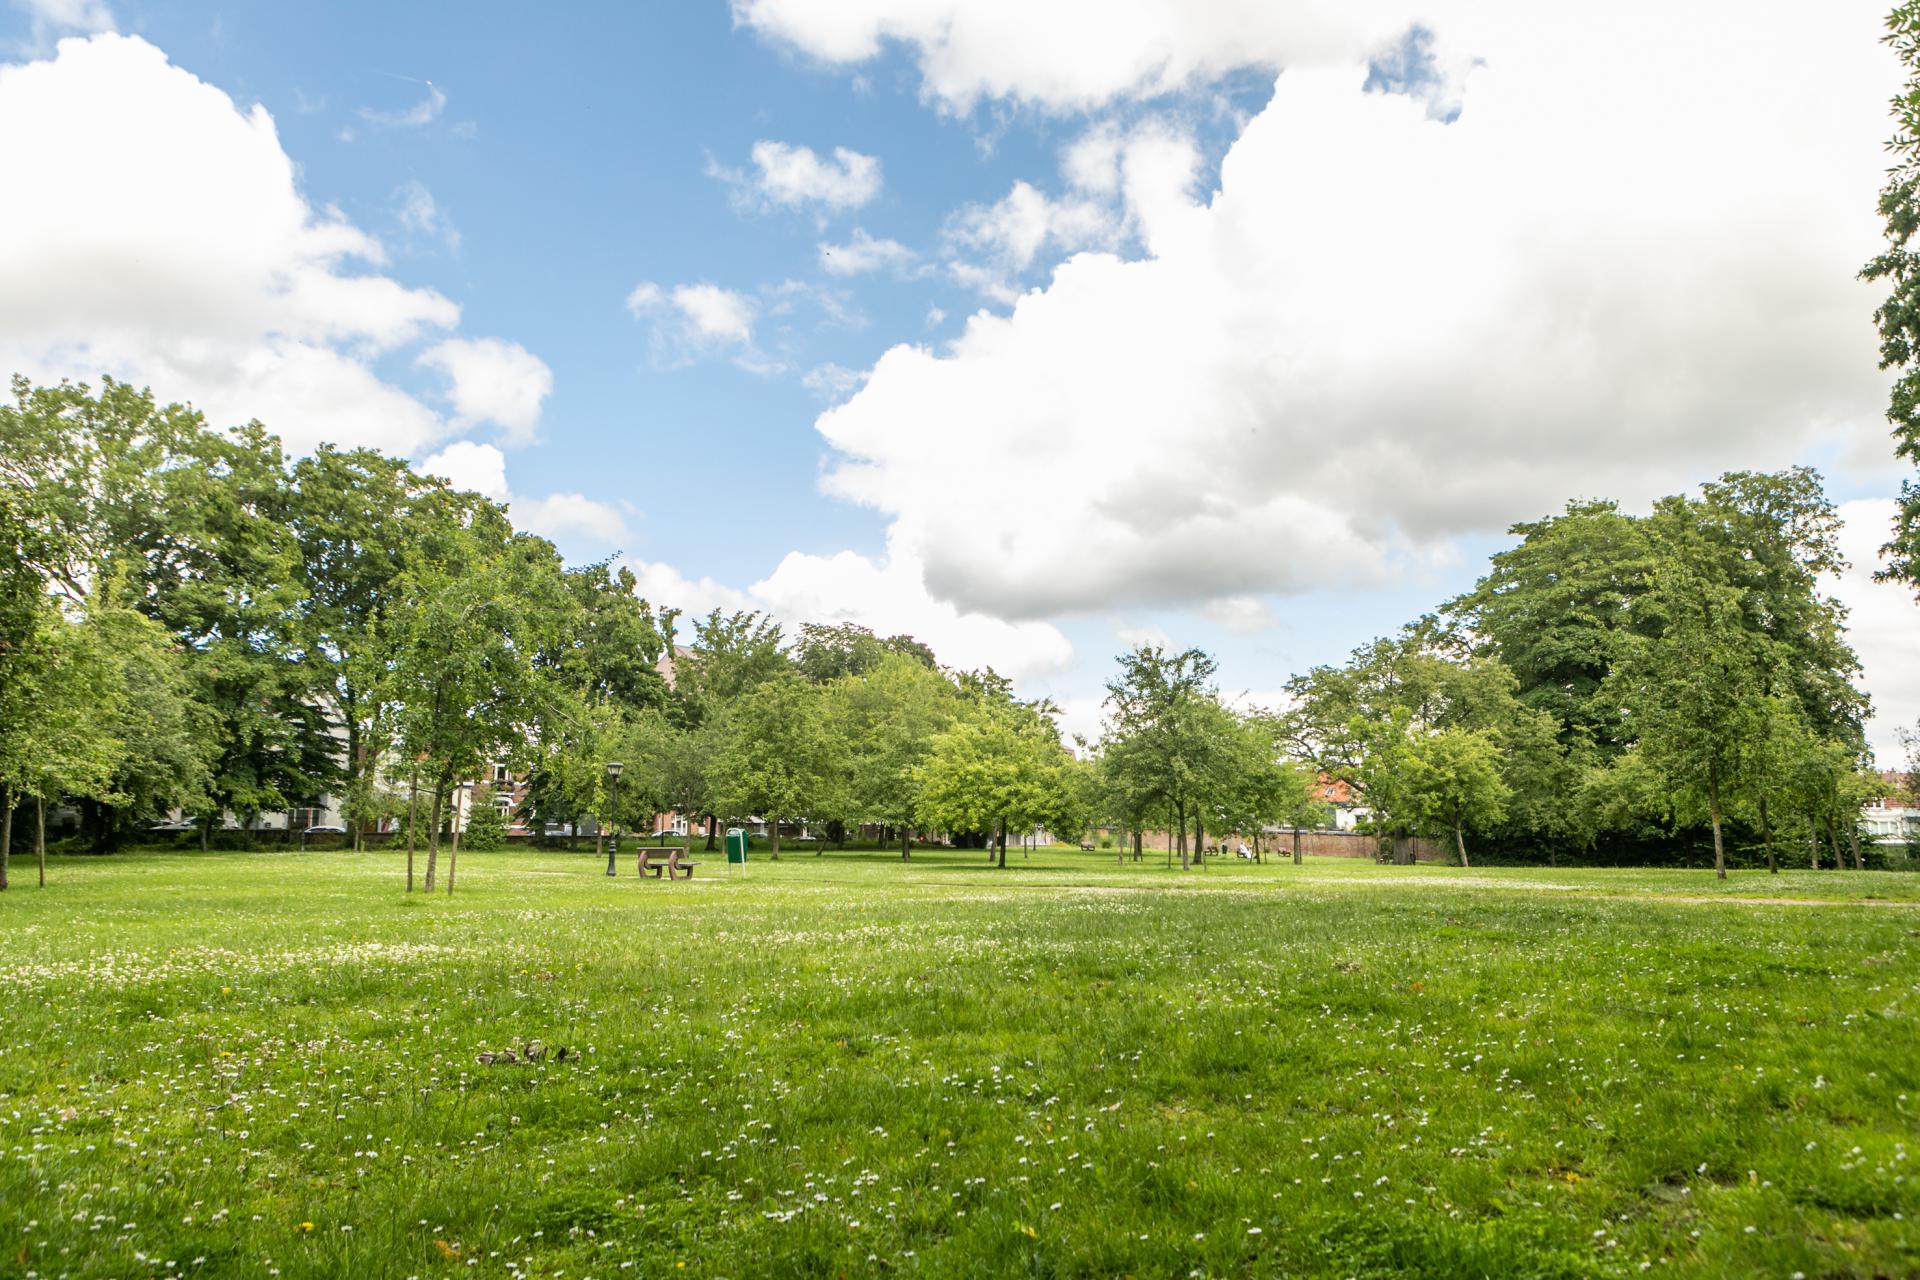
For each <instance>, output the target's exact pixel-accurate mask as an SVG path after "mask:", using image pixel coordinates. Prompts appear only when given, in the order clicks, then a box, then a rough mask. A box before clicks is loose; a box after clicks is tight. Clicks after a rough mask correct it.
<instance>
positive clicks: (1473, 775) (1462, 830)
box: [1394, 729, 1513, 867]
mask: <svg viewBox="0 0 1920 1280" xmlns="http://www.w3.org/2000/svg"><path fill="white" fill-rule="evenodd" d="M1395 754H1396V757H1397V758H1396V760H1395V762H1394V766H1395V768H1396V769H1397V770H1398V772H1399V774H1400V777H1399V779H1398V782H1397V788H1396V789H1397V790H1398V792H1399V793H1400V795H1401V796H1403V797H1404V807H1405V812H1406V815H1407V817H1408V818H1409V819H1410V820H1411V821H1412V822H1413V824H1414V826H1415V827H1416V829H1419V830H1421V831H1422V832H1433V831H1436V830H1438V831H1450V832H1451V833H1452V835H1453V841H1454V848H1455V850H1457V851H1458V853H1459V855H1460V865H1461V866H1463V867H1467V866H1471V865H1473V864H1472V863H1471V862H1470V861H1469V860H1468V858H1467V836H1466V830H1467V828H1468V827H1469V826H1473V827H1476V828H1481V829H1484V828H1486V827H1490V826H1492V825H1493V824H1495V823H1497V822H1499V821H1500V819H1501V818H1502V817H1504V816H1505V814H1506V806H1507V800H1508V798H1509V797H1510V796H1511V795H1512V794H1513V792H1512V788H1510V787H1508V786H1507V784H1506V782H1505V781H1504V780H1503V778H1502V777H1501V772H1502V765H1503V764H1504V758H1503V754H1502V752H1501V750H1500V747H1499V746H1498V745H1497V744H1496V743H1495V742H1494V740H1493V736H1492V734H1491V733H1489V732H1488V731H1486V730H1484V729H1436V730H1433V731H1432V732H1429V733H1419V734H1414V735H1411V736H1410V737H1408V738H1407V739H1406V740H1405V741H1404V743H1402V744H1401V746H1400V748H1399V750H1398V751H1397V752H1396V753H1395Z"/></svg>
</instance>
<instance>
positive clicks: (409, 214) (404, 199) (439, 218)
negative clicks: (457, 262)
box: [393, 178, 460, 253]
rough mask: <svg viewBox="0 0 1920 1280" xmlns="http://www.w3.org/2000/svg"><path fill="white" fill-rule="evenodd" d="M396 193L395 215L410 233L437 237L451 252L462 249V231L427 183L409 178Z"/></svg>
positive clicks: (432, 238)
mask: <svg viewBox="0 0 1920 1280" xmlns="http://www.w3.org/2000/svg"><path fill="white" fill-rule="evenodd" d="M393 196H394V203H395V205H396V208H395V210H394V217H395V218H397V219H398V220H399V223H400V226H401V227H402V228H403V229H405V230H406V231H407V232H408V234H409V235H413V236H419V237H422V238H424V239H428V240H437V241H439V242H440V243H442V244H444V245H445V246H446V247H447V248H448V249H449V250H450V251H452V252H455V253H457V252H459V250H460V232H459V230H458V229H457V228H456V227H455V226H454V225H453V222H452V220H451V219H450V218H448V217H447V211H446V210H445V209H442V208H441V207H440V205H439V203H438V202H437V201H435V200H434V198H433V192H431V191H429V190H427V186H426V184H425V183H423V182H421V181H420V180H419V179H417V178H413V179H409V180H408V181H406V182H404V183H402V184H401V186H400V189H399V190H398V191H395V192H394V193H393Z"/></svg>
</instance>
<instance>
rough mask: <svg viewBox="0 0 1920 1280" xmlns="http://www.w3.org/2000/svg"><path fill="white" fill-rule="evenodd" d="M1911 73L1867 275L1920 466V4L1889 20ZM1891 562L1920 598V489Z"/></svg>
mask: <svg viewBox="0 0 1920 1280" xmlns="http://www.w3.org/2000/svg"><path fill="white" fill-rule="evenodd" d="M1884 38H1885V40H1886V42H1887V44H1888V45H1889V46H1891V47H1892V49H1893V51H1894V53H1895V54H1896V55H1897V56H1898V57H1899V59H1900V64H1901V66H1903V67H1904V68H1905V69H1906V72H1907V83H1906V87H1905V89H1904V90H1903V91H1902V92H1901V93H1900V94H1899V95H1898V96H1897V97H1895V98H1894V99H1893V119H1894V130H1893V137H1892V139H1891V140H1889V142H1888V143H1887V149H1888V150H1889V151H1891V152H1892V153H1893V155H1894V165H1893V168H1892V169H1891V170H1890V171H1889V172H1888V175H1887V185H1886V186H1885V187H1883V188H1882V189H1881V191H1880V216H1881V217H1882V218H1884V219H1885V220H1886V236H1887V248H1886V250H1885V251H1884V252H1883V253H1881V254H1879V255H1878V256H1876V257H1875V258H1873V260H1872V261H1870V262H1868V263H1867V265H1866V266H1865V267H1864V268H1863V269H1862V270H1861V272H1860V275H1861V278H1862V279H1865V280H1878V281H1884V282H1886V283H1887V286H1888V295H1887V300H1886V301H1885V302H1884V303H1882V304H1881V306H1880V308H1879V310H1877V311H1875V312H1874V313H1873V318H1874V323H1875V324H1877V325H1878V326H1879V328H1880V367H1881V368H1882V369H1897V370H1899V376H1898V377H1897V378H1895V380H1894V383H1893V392H1892V395H1891V398H1890V399H1889V401H1888V405H1887V420H1888V421H1889V422H1891V423H1893V439H1894V452H1895V453H1896V454H1897V455H1899V456H1900V457H1902V458H1904V459H1906V460H1907V461H1908V462H1910V463H1914V464H1915V465H1916V466H1920V361H1916V359H1915V355H1916V352H1917V351H1920V253H1916V252H1915V250H1914V248H1913V243H1912V242H1913V236H1914V233H1915V231H1917V230H1920V3H1917V2H1916V0H1903V2H1902V3H1900V4H1897V5H1895V6H1894V8H1893V11H1892V12H1891V13H1889V14H1888V15H1887V34H1886V36H1885V37H1884ZM1880 553H1881V554H1882V555H1884V556H1885V557H1886V558H1887V563H1886V567H1885V568H1884V569H1882V570H1881V571H1880V574H1879V576H1880V577H1882V578H1885V579H1891V580H1893V581H1897V582H1905V583H1906V584H1908V585H1909V586H1911V587H1913V588H1914V589H1915V591H1916V592H1920V483H1916V482H1915V481H1914V480H1911V479H1909V480H1905V481H1902V482H1901V485H1900V504H1899V507H1898V509H1897V511H1896V513H1895V516H1894V522H1893V531H1892V536H1891V538H1890V539H1889V540H1888V542H1887V544H1886V545H1885V546H1883V547H1881V548H1880Z"/></svg>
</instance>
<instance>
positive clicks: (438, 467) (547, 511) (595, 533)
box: [419, 440, 627, 550]
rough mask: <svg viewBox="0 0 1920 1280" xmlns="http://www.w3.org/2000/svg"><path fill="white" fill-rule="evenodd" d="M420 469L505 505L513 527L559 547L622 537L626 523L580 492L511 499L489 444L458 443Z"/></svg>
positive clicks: (501, 460) (609, 543)
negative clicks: (562, 544)
mask: <svg viewBox="0 0 1920 1280" xmlns="http://www.w3.org/2000/svg"><path fill="white" fill-rule="evenodd" d="M419 469H420V470H421V471H422V472H423V473H425V474H428V475H436V476H442V477H445V478H446V479H447V480H448V481H449V482H450V483H451V484H452V485H453V486H454V487H455V488H456V489H471V490H472V491H473V492H475V493H477V494H480V495H481V496H482V497H486V498H491V499H493V500H494V501H495V502H504V503H506V504H507V510H508V513H509V514H510V515H511V516H512V517H513V523H514V526H515V527H516V528H520V529H525V530H526V531H527V532H529V533H537V534H539V535H540V536H541V537H543V538H552V539H554V540H556V541H560V542H562V543H569V542H582V543H585V544H587V545H590V546H591V547H593V548H594V549H596V550H603V549H606V548H609V547H613V546H616V545H617V544H618V543H620V542H621V541H622V540H623V539H625V538H626V537H627V525H626V521H625V520H623V519H621V517H620V513H619V512H618V511H616V510H615V509H614V508H612V507H610V506H608V505H607V504H606V503H604V502H600V501H597V500H596V499H593V498H589V497H587V496H586V495H584V494H579V493H554V494H549V495H547V496H546V497H544V498H527V497H520V496H517V495H515V494H514V493H513V492H512V491H511V490H510V489H509V488H508V487H507V459H506V455H504V454H502V453H501V452H500V450H499V449H498V448H496V447H494V446H493V445H490V444H479V443H476V442H474V441H471V440H458V441H455V442H454V443H452V444H450V445H448V446H447V447H446V448H444V449H442V450H440V452H438V453H436V454H434V455H433V456H432V457H429V458H426V459H424V460H422V461H421V463H420V467H419Z"/></svg>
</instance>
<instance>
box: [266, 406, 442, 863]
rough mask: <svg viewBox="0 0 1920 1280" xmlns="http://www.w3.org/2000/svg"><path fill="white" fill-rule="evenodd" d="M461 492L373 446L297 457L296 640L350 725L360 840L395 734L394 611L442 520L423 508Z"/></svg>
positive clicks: (352, 800)
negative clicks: (299, 594)
mask: <svg viewBox="0 0 1920 1280" xmlns="http://www.w3.org/2000/svg"><path fill="white" fill-rule="evenodd" d="M462 500H463V496H459V495H454V494H452V493H449V492H447V491H446V485H445V484H444V483H443V482H442V481H440V480H437V479H433V478H429V477H423V476H420V475H417V474H415V473H414V471H413V470H412V469H411V468H410V467H409V466H408V465H407V464H406V463H405V462H404V461H403V460H401V459H398V458H389V457H387V456H386V455H385V454H382V453H379V452H377V451H376V450H372V449H355V450H352V451H349V452H341V451H340V450H337V449H335V448H333V447H332V446H331V445H326V444H323V445H321V446H320V447H319V448H318V449H316V450H315V451H314V453H313V455H312V456H311V457H307V458H301V459H299V460H298V461H296V462H295V463H294V464H293V469H292V488H291V494H290V501H289V519H288V525H289V527H290V528H291V530H292V532H293V538H294V543H295V546H296V548H297V551H298V555H299V576H300V583H301V586H302V588H303V592H304V598H303V600H302V602H301V606H300V614H301V623H302V625H301V630H300V644H301V646H302V648H303V649H304V650H305V654H306V659H307V662H308V663H309V665H310V666H311V667H312V668H313V670H314V672H315V675H316V682H317V687H318V689H319V690H320V691H321V692H322V693H323V695H324V697H325V698H326V699H327V701H328V702H329V703H330V704H331V706H332V708H333V711H334V714H335V716H336V718H337V721H338V723H339V725H340V727H341V728H342V729H343V730H344V731H345V733H346V744H345V745H346V750H345V752H344V755H343V756H342V758H341V760H340V778H341V781H342V783H343V785H344V793H345V801H346V803H345V816H346V822H347V826H348V827H349V829H351V830H352V832H353V841H354V847H355V848H359V847H360V844H361V835H362V832H363V830H364V828H365V827H366V826H367V824H368V823H369V822H370V821H371V820H373V818H374V817H375V816H376V814H375V812H374V811H375V809H376V808H377V807H378V805H377V803H376V797H375V794H374V793H375V789H376V786H377V777H378V771H379V766H380V761H381V758H382V756H383V755H384V754H385V752H386V750H387V749H388V747H389V746H390V745H391V741H392V717H393V712H394V708H393V706H392V705H391V703H389V702H387V701H384V700H383V699H382V698H381V697H380V691H381V690H382V689H383V688H385V687H386V686H385V683H384V682H383V680H382V676H383V675H384V673H385V671H386V667H387V662H388V655H387V653H386V651H385V648H384V645H383V643H382V640H383V638H384V637H385V636H386V635H387V634H388V633H389V631H390V628H389V626H388V620H389V618H390V617H391V615H392V613H393V611H394V609H395V608H396V607H397V606H398V605H399V603H400V586H401V580H402V578H403V576H404V575H405V573H406V572H407V570H408V568H409V567H410V566H411V565H412V564H413V562H414V561H415V560H416V558H418V557H420V556H422V555H426V554H431V552H432V549H431V548H430V547H427V546H425V545H423V542H424V540H425V539H428V538H431V537H432V536H433V534H434V532H435V531H436V529H437V528H438V527H439V525H440V523H441V522H440V521H437V520H436V519H434V518H433V516H432V515H431V513H429V512H428V511H427V510H426V508H427V507H428V506H429V505H434V504H443V505H451V506H458V505H460V504H461V502H462Z"/></svg>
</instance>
